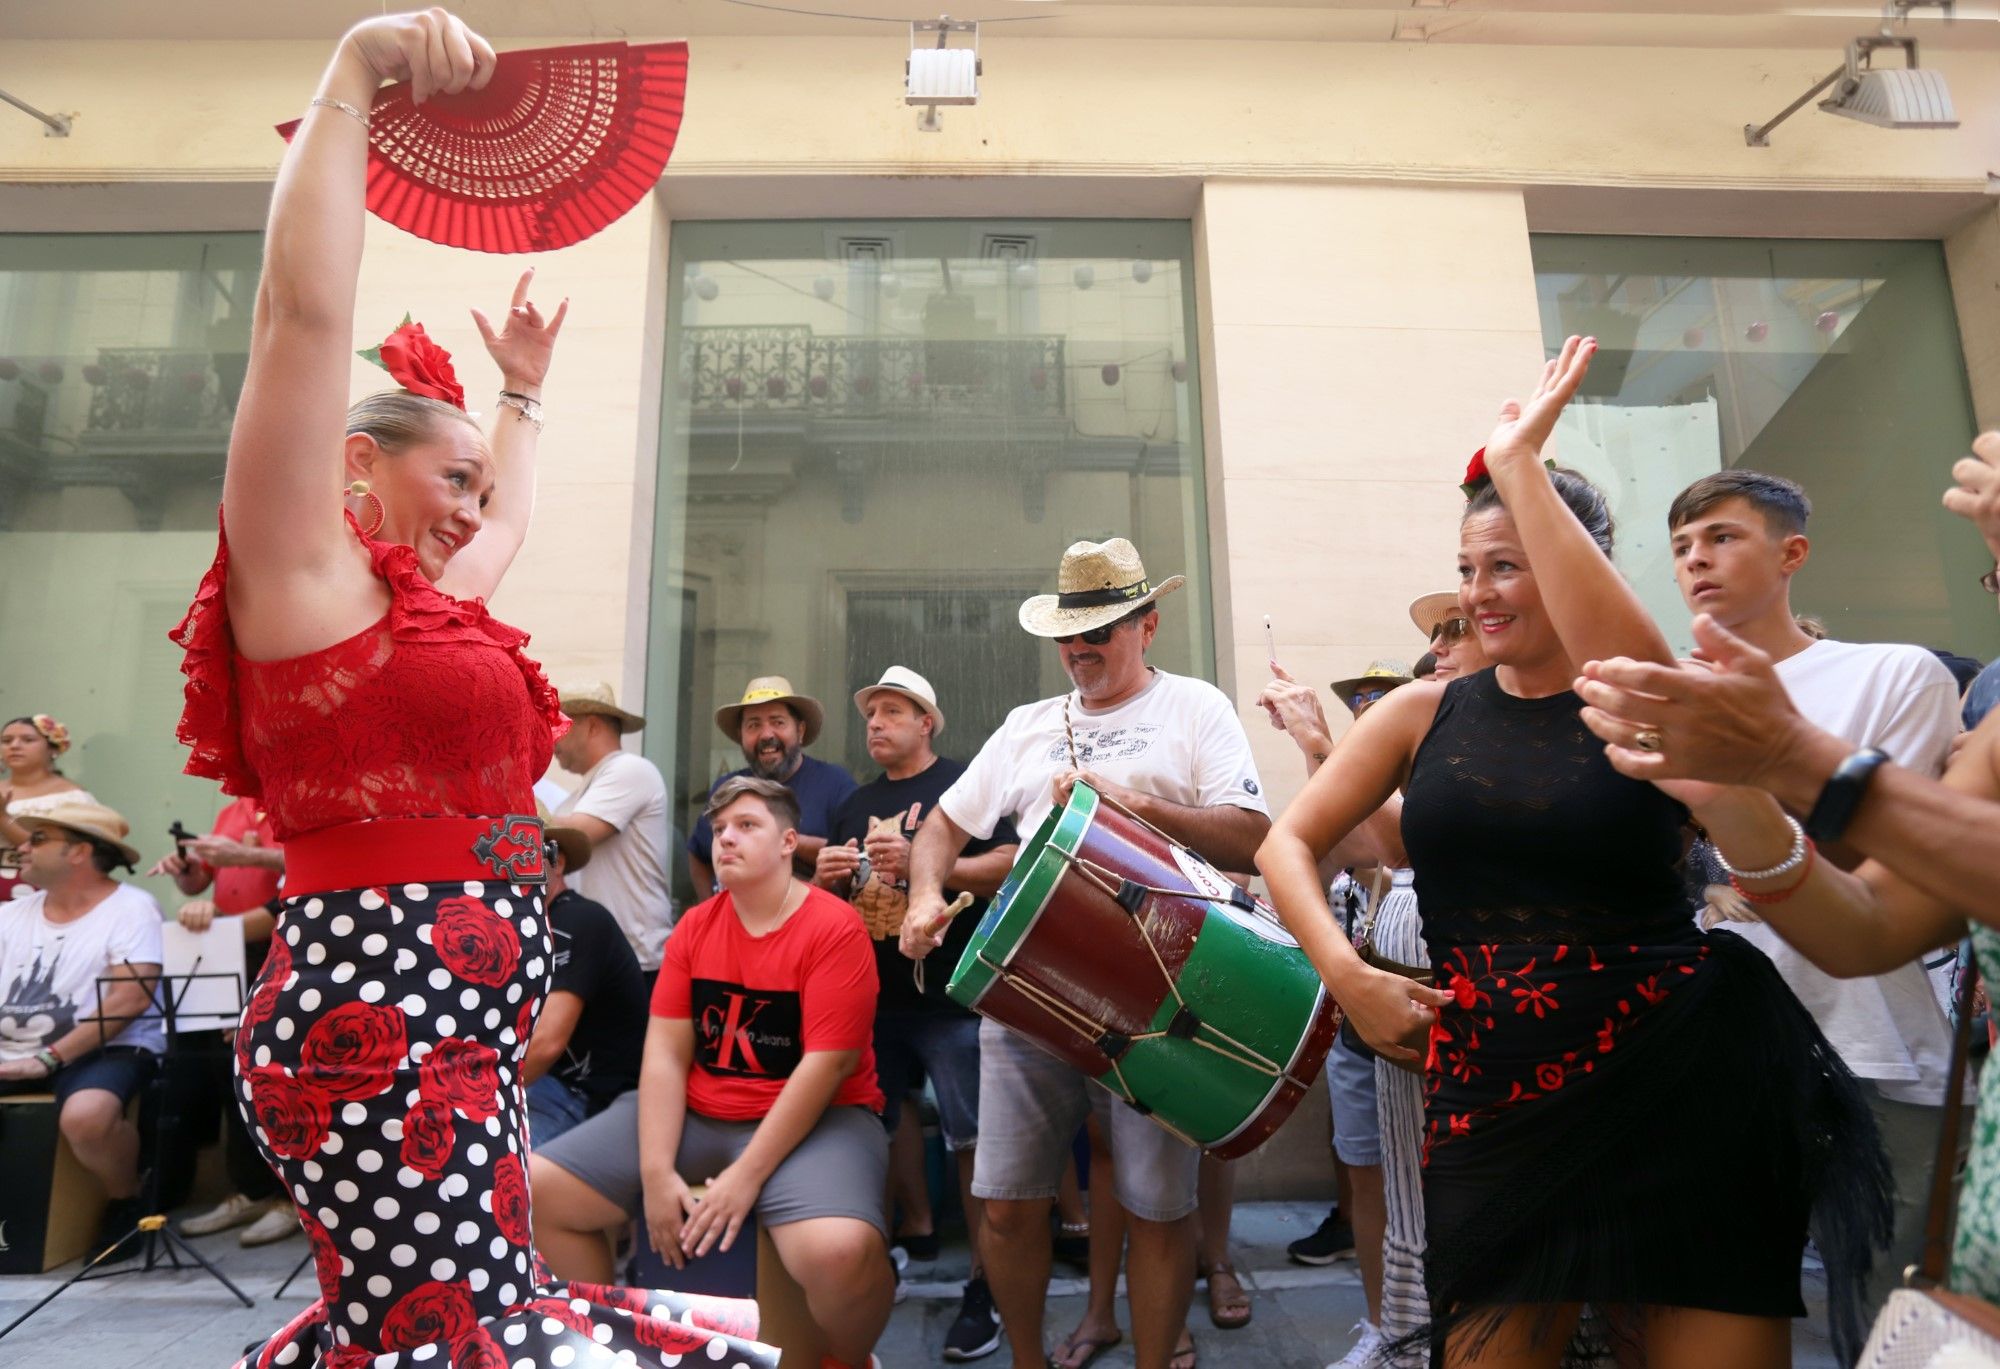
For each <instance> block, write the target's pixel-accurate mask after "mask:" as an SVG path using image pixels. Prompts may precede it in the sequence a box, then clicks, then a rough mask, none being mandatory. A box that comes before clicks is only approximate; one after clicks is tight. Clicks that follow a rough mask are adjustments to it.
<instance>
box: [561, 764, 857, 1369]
mask: <svg viewBox="0 0 2000 1369" xmlns="http://www.w3.org/2000/svg"><path fill="white" fill-rule="evenodd" d="M798 812H799V810H798V805H797V802H796V801H795V800H794V799H793V797H792V794H791V791H790V790H788V789H786V788H785V787H784V786H783V785H782V784H779V783H777V782H776V781H773V780H766V779H758V778H756V777H754V776H738V777H736V778H733V779H729V780H725V781H724V782H723V783H722V784H721V785H719V786H718V787H717V788H716V790H715V792H714V794H712V795H711V796H710V798H709V803H708V813H707V816H708V818H709V820H710V822H711V823H712V824H713V830H714V834H715V836H714V853H715V873H716V876H717V878H718V879H719V880H720V881H721V883H722V892H721V893H719V894H717V895H716V896H715V897H714V898H711V899H709V900H708V901H707V902H705V903H702V904H699V905H697V906H696V907H695V908H693V909H691V910H690V911H689V912H688V913H686V914H685V915H684V916H683V917H682V918H681V920H680V922H679V924H678V925H676V926H675V928H674V932H673V935H672V936H670V937H668V938H667V945H666V956H665V959H664V960H663V961H662V962H661V965H660V977H659V981H658V983H657V984H656V985H655V986H654V990H653V1018H652V1022H651V1024H650V1025H649V1026H648V1028H647V1031H646V1049H645V1058H644V1063H643V1064H642V1065H641V1067H640V1073H639V1088H638V1090H637V1092H634V1093H627V1094H625V1095H623V1096H622V1097H620V1098H619V1099H618V1100H617V1102H615V1103H613V1104H612V1105H611V1106H610V1107H609V1108H607V1109H606V1110H605V1111H604V1112H602V1113H599V1114H598V1115H597V1116H596V1117H593V1118H591V1119H590V1120H589V1121H587V1122H584V1123H582V1124H581V1125H579V1126H577V1127H576V1128H574V1129H573V1130H571V1131H569V1132H568V1133H566V1134H564V1135H563V1136H561V1137H559V1138H557V1139H556V1140H555V1141H554V1142H552V1143H551V1144H549V1145H547V1146H545V1147H542V1148H540V1149H537V1150H536V1151H535V1153H534V1154H533V1155H532V1156H531V1157H530V1160H529V1170H528V1173H529V1181H530V1183H531V1185H532V1186H533V1196H534V1210H535V1236H536V1244H537V1245H538V1246H539V1247H540V1249H541V1253H542V1255H543V1257H544V1258H545V1259H547V1261H548V1263H549V1267H550V1269H551V1270H553V1271H554V1272H555V1273H556V1274H557V1275H558V1276H559V1277H562V1278H570V1279H582V1280H586V1281H590V1282H596V1283H609V1282H610V1281H611V1277H612V1255H611V1239H610V1238H611V1236H612V1235H613V1233H615V1232H616V1231H618V1230H620V1229H622V1228H623V1227H624V1225H625V1223H626V1222H627V1221H628V1220H630V1219H631V1218H633V1217H635V1216H639V1215H641V1214H643V1215H644V1217H645V1221H646V1227H647V1230H648V1232H649V1234H650V1235H651V1236H652V1241H653V1247H654V1249H655V1250H657V1251H658V1252H659V1253H660V1255H661V1256H662V1258H664V1259H666V1260H667V1261H668V1262H669V1263H671V1264H673V1265H674V1266H676V1267H679V1266H681V1265H682V1264H683V1263H684V1262H685V1261H686V1260H687V1258H688V1257H689V1256H697V1255H705V1254H707V1253H708V1252H709V1251H710V1250H711V1249H715V1248H717V1247H718V1246H719V1247H720V1248H722V1249H727V1248H728V1247H729V1246H730V1245H732V1244H733V1243H734V1242H735V1240H736V1237H737V1235H738V1233H739V1232H740V1231H741V1229H742V1226H743V1222H744V1219H745V1218H746V1217H748V1216H749V1214H750V1213H751V1212H752V1211H753V1210H754V1211H755V1212H756V1214H757V1219H758V1221H760V1222H761V1223H763V1225H764V1227H765V1228H766V1229H768V1230H769V1231H770V1233H771V1241H772V1243H773V1244H774V1245H775V1246H776V1247H777V1250H778V1257H779V1258H780V1259H781V1260H782V1261H783V1262H784V1266H785V1269H786V1272H787V1273H789V1274H790V1275H791V1276H792V1278H793V1279H795V1280H796V1281H797V1282H798V1283H799V1285H800V1286H801V1287H802V1288H803V1289H804V1290H805V1296H806V1304H807V1307H808V1308H809V1309H810V1311H811V1313H812V1317H813V1320H814V1321H815V1322H817V1323H818V1325H819V1328H820V1330H821V1331H822V1333H823V1334H824V1336H825V1339H826V1343H827V1347H828V1350H829V1352H830V1358H829V1359H828V1360H827V1364H829V1365H836V1366H846V1365H852V1366H861V1365H866V1364H868V1363H869V1362H870V1361H871V1359H872V1358H873V1356H872V1353H871V1352H872V1350H873V1348H874V1345H875V1341H876V1339H877V1337H879V1336H880V1335H881V1333H882V1328H883V1327H884V1326H885V1325H887V1323H888V1320H889V1311H890V1307H891V1303H892V1299H893V1297H894V1282H893V1278H892V1273H893V1267H892V1266H891V1265H890V1263H889V1245H888V1232H887V1230H886V1228H885V1223H884V1222H883V1219H882V1185H883V1183H884V1181H885V1180H886V1178H887V1176H888V1168H889V1141H888V1137H887V1136H886V1135H885V1134H884V1133H883V1130H882V1124H881V1122H880V1121H879V1120H878V1119H877V1117H876V1114H877V1113H878V1112H879V1111H880V1110H881V1107H882V1091H881V1090H880V1089H879V1088H877V1087H876V1084H875V1053H874V1050H873V1048H872V1045H871V1036H872V1034H873V1028H874V1022H875V997H876V979H875V956H874V951H873V949H872V947H871V946H870V944H869V940H868V932H867V929H866V928H865V927H863V926H862V923H861V919H860V917H859V916H858V915H857V914H856V913H855V911H854V909H853V908H851V907H850V906H848V905H847V904H845V903H843V902H841V901H840V900H839V899H837V898H835V897H834V896H833V895H832V894H830V893H828V892H826V891H825V890H824V889H815V888H813V887H812V886H811V885H808V884H805V883H802V882H801V881H799V880H797V879H794V878H793V877H792V859H793V856H794V855H795V853H796V852H797V850H798ZM694 1184H705V1185H706V1186H707V1191H706V1192H705V1193H704V1194H703V1195H702V1196H701V1197H700V1198H699V1199H697V1198H695V1197H694V1196H693V1195H692V1194H691V1193H690V1191H689V1189H690V1185H694Z"/></svg>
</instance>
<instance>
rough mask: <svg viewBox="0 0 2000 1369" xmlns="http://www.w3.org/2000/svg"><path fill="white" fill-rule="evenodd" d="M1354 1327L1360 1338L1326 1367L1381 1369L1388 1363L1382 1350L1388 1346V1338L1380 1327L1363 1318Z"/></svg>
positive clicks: (1329, 1368)
mask: <svg viewBox="0 0 2000 1369" xmlns="http://www.w3.org/2000/svg"><path fill="white" fill-rule="evenodd" d="M1354 1329H1355V1330H1356V1331H1359V1332H1360V1333H1361V1339H1359V1340H1357V1341H1355V1342H1354V1346H1353V1348H1352V1349H1350V1350H1349V1351H1348V1352H1347V1353H1346V1354H1344V1355H1342V1356H1341V1357H1340V1358H1339V1359H1337V1360H1335V1361H1334V1362H1333V1363H1332V1364H1329V1365H1327V1366H1326V1369H1381V1366H1383V1365H1385V1364H1387V1363H1388V1360H1387V1359H1386V1358H1384V1356H1383V1354H1382V1351H1383V1350H1384V1349H1385V1348H1386V1347H1387V1346H1388V1344H1389V1338H1388V1337H1387V1336H1385V1335H1383V1334H1382V1328H1381V1327H1379V1326H1377V1325H1376V1324H1375V1323H1374V1322H1372V1321H1365V1320H1364V1321H1358V1322H1356V1323H1354Z"/></svg>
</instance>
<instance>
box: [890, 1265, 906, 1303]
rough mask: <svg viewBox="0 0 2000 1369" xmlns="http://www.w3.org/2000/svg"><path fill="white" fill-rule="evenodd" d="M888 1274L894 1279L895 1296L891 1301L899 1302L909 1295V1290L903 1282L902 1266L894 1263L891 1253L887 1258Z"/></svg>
mask: <svg viewBox="0 0 2000 1369" xmlns="http://www.w3.org/2000/svg"><path fill="white" fill-rule="evenodd" d="M889 1276H890V1277H891V1278H893V1279H894V1280H895V1281H896V1296H895V1298H894V1299H893V1301H895V1302H901V1301H902V1300H903V1299H905V1298H907V1297H909V1296H910V1290H909V1289H908V1288H907V1287H905V1286H904V1284H903V1266H901V1265H900V1264H897V1263H896V1260H895V1257H894V1256H893V1255H892V1256H891V1257H890V1259H889Z"/></svg>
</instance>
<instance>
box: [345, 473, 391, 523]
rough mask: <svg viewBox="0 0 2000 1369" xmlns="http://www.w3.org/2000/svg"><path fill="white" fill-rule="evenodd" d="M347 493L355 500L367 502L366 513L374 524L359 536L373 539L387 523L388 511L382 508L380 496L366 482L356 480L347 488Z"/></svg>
mask: <svg viewBox="0 0 2000 1369" xmlns="http://www.w3.org/2000/svg"><path fill="white" fill-rule="evenodd" d="M347 492H348V494H350V495H352V496H353V497H354V498H356V499H365V500H367V501H368V511H369V513H371V514H373V515H374V518H375V521H374V522H372V523H370V524H369V525H368V526H367V527H366V528H364V529H362V532H361V535H362V536H363V537H373V536H374V535H375V534H376V533H378V532H380V531H382V525H383V524H384V523H386V522H388V521H389V510H388V509H386V508H384V507H383V505H382V496H381V495H379V494H377V493H375V491H374V490H373V489H372V488H371V487H370V486H369V484H368V482H367V481H366V480H356V481H355V482H354V483H353V484H351V485H349V486H348V487H347Z"/></svg>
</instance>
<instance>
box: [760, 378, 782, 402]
mask: <svg viewBox="0 0 2000 1369" xmlns="http://www.w3.org/2000/svg"><path fill="white" fill-rule="evenodd" d="M785 389H786V386H785V378H784V377H783V376H771V377H770V378H768V379H767V380H765V382H764V393H765V394H767V395H769V396H770V397H771V398H773V399H783V398H784V397H785Z"/></svg>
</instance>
